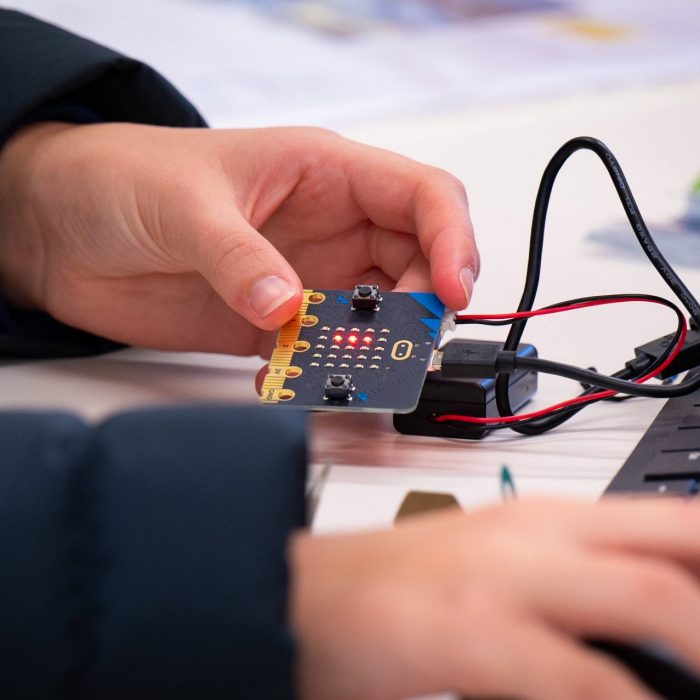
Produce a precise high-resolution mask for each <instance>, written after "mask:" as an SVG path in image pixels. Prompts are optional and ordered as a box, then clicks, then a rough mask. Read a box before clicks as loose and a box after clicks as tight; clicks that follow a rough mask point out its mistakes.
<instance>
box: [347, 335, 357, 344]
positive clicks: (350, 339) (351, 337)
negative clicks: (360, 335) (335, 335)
mask: <svg viewBox="0 0 700 700" xmlns="http://www.w3.org/2000/svg"><path fill="white" fill-rule="evenodd" d="M356 342H357V336H356V335H349V336H348V343H356Z"/></svg>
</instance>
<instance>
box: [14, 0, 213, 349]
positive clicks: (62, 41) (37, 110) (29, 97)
mask: <svg viewBox="0 0 700 700" xmlns="http://www.w3.org/2000/svg"><path fill="white" fill-rule="evenodd" d="M38 120H42V121H43V120H57V121H67V122H74V123H94V122H107V121H112V122H114V121H119V122H136V123H143V124H154V125H160V126H179V127H203V126H206V124H205V122H204V120H203V119H202V117H201V115H200V114H199V112H198V111H197V110H196V109H195V108H194V107H193V106H192V104H190V102H188V101H187V100H186V99H185V98H184V97H183V96H182V95H181V94H180V93H179V92H178V91H177V90H176V89H175V88H174V87H173V86H172V85H171V84H170V83H169V82H168V81H167V80H166V79H165V78H163V77H162V76H161V75H159V74H158V73H157V72H156V71H154V70H153V69H152V68H150V67H148V66H147V65H145V64H143V63H141V62H139V61H136V60H134V59H131V58H127V57H125V56H122V55H120V54H118V53H116V52H115V51H112V50H111V49H108V48H106V47H104V46H100V45H98V44H95V43H94V42H92V41H89V40H87V39H84V38H82V37H78V36H75V35H74V34H71V33H69V32H66V31H64V30H63V29H60V28H59V27H56V26H53V25H51V24H47V23H46V22H42V21H41V20H39V19H36V18H34V17H30V16H28V15H25V14H22V13H20V12H15V11H13V10H2V9H0V148H1V147H2V144H3V143H4V141H5V140H6V139H7V138H8V137H9V136H10V135H11V134H12V133H14V132H15V131H16V130H17V129H19V128H21V127H22V126H25V125H27V124H29V123H32V122H35V121H38ZM0 184H1V183H0ZM0 235H2V232H1V231H0ZM117 347H120V346H119V345H118V344H116V343H113V342H111V341H109V340H106V339H104V338H98V337H96V336H93V335H90V334H89V333H85V332H82V331H79V330H77V329H75V328H70V327H68V326H65V325H64V324H61V323H58V322H57V321H55V320H54V319H52V318H50V317H49V316H48V315H46V314H43V313H36V312H26V311H24V310H23V309H17V308H13V307H11V306H8V305H7V304H5V303H4V302H3V301H2V300H0V355H11V356H23V357H58V356H64V357H65V356H75V355H89V354H95V353H100V352H107V351H109V350H113V349H115V348H117Z"/></svg>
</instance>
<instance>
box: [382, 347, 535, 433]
mask: <svg viewBox="0 0 700 700" xmlns="http://www.w3.org/2000/svg"><path fill="white" fill-rule="evenodd" d="M475 342H479V343H485V342H487V341H475ZM494 345H499V346H500V345H501V343H494ZM518 355H519V356H521V357H537V351H536V350H535V348H534V346H533V345H530V344H522V345H519V346H518ZM508 380H509V384H508V392H509V397H510V405H511V406H512V407H513V410H514V411H517V410H519V409H520V408H522V407H523V406H524V405H525V404H526V403H527V402H528V401H530V399H531V398H532V397H533V396H534V395H535V392H536V391H537V373H536V372H533V371H531V370H516V371H515V372H513V373H511V374H510V375H509V376H508ZM444 414H457V415H463V416H474V417H478V418H497V417H498V416H499V413H498V408H497V406H496V380H495V379H494V378H489V379H445V378H444V377H443V376H442V373H441V372H440V370H434V371H432V372H428V375H427V377H426V380H425V383H424V384H423V390H422V392H421V395H420V399H419V401H418V405H417V406H416V410H415V411H413V412H412V413H403V414H398V413H395V414H394V428H396V430H398V431H399V432H400V433H404V434H405V435H429V436H433V437H451V438H462V439H468V440H478V439H480V438H483V437H484V436H485V435H487V434H488V432H489V429H488V426H482V425H477V424H473V423H456V422H455V423H447V422H441V423H437V422H435V421H434V420H433V419H434V418H435V416H439V415H444Z"/></svg>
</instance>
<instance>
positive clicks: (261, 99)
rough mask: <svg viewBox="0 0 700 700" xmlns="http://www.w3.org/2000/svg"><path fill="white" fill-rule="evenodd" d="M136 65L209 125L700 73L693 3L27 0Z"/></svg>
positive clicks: (356, 113)
mask: <svg viewBox="0 0 700 700" xmlns="http://www.w3.org/2000/svg"><path fill="white" fill-rule="evenodd" d="M14 7H16V8H17V9H20V10H23V11H26V12H30V13H34V14H37V15H39V16H41V17H44V18H46V19H48V20H50V21H53V22H55V23H58V24H60V25H63V26H65V27H67V28H69V29H71V30H73V31H76V32H78V33H82V34H84V35H87V36H89V37H92V38H94V39H96V40H97V41H99V42H101V43H104V44H107V45H110V46H113V47H115V48H118V49H119V50H121V51H123V52H126V53H128V54H131V55H133V56H135V57H138V58H141V59H143V60H145V61H147V62H149V63H151V64H152V65H153V66H155V67H156V68H158V69H159V70H160V71H161V72H163V73H164V74H165V75H166V76H167V77H169V78H170V79H171V80H172V81H173V82H174V83H175V84H176V85H177V86H178V87H179V88H180V89H181V90H182V91H183V92H185V94H187V95H188V96H189V97H190V98H191V99H192V100H193V101H194V102H195V104H196V105H197V106H198V107H199V108H200V110H201V111H202V112H203V114H204V115H205V117H206V118H207V119H208V120H209V122H210V123H211V124H212V125H213V126H253V125H255V126H263V125H270V124H282V123H284V124H310V123H313V124H318V125H323V126H330V127H340V126H343V125H345V124H348V123H356V122H357V121H358V120H371V119H375V118H383V117H387V116H405V115H415V114H420V113H430V112H433V113H434V112H438V111H444V110H446V109H452V108H458V107H463V106H475V105H480V104H493V103H503V102H515V101H519V100H527V99H533V98H535V99H537V98H543V97H544V98H547V97H553V96H557V95H562V94H571V93H581V92H585V91H591V90H607V89H611V88H619V87H620V86H632V85H643V84H647V83H656V82H659V81H666V82H668V81H675V80H682V79H683V78H685V77H687V76H689V75H699V74H700V2H699V1H698V0H615V1H614V2H610V1H609V0H100V1H99V2H94V0H24V1H23V2H18V3H15V4H14Z"/></svg>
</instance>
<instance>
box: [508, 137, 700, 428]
mask: <svg viewBox="0 0 700 700" xmlns="http://www.w3.org/2000/svg"><path fill="white" fill-rule="evenodd" d="M581 149H586V150H589V151H593V152H594V153H595V154H596V155H597V156H598V157H599V158H600V159H601V161H602V162H603V165H604V166H605V168H606V170H607V171H608V174H609V175H610V178H611V179H612V182H613V185H614V187H615V190H616V192H617V195H618V197H619V199H620V202H621V203H622V206H623V208H624V210H625V214H626V215H627V218H628V220H629V222H630V225H631V226H632V230H633V231H634V234H635V236H636V237H637V240H638V241H639V244H640V245H641V246H642V249H643V250H644V252H645V253H646V255H647V257H648V258H649V260H650V262H651V264H652V265H653V266H654V267H655V268H656V270H657V272H658V273H659V274H660V275H661V277H662V278H663V279H664V281H665V282H666V284H668V286H669V287H670V288H671V290H672V291H673V293H674V294H675V295H676V296H677V297H678V299H679V300H680V301H681V303H682V304H683V306H684V307H685V308H686V309H687V310H688V312H689V313H690V315H691V317H692V318H693V320H694V321H695V323H696V324H698V326H699V327H700V308H699V306H698V302H697V300H696V299H695V297H694V296H693V295H692V294H691V292H690V290H689V289H688V288H687V287H686V286H685V284H684V283H683V282H682V280H681V279H680V278H679V277H678V275H677V274H676V273H675V271H674V270H673V268H672V267H671V265H669V263H668V262H667V261H666V259H665V258H664V256H663V255H662V254H661V252H660V251H659V249H658V247H657V246H656V244H655V243H654V240H653V238H652V236H651V234H650V233H649V229H648V228H647V225H646V224H645V223H644V219H643V218H642V214H641V212H640V211H639V207H638V206H637V203H636V202H635V200H634V196H633V195H632V191H631V190H630V188H629V184H628V183H627V179H626V178H625V176H624V173H623V172H622V168H621V167H620V164H619V163H618V161H617V159H616V158H615V156H614V155H613V153H612V152H611V151H610V149H609V148H608V147H607V146H606V145H605V144H604V143H602V142H601V141H599V140H598V139H594V138H591V137H588V136H580V137H577V138H574V139H571V140H570V141H568V142H567V143H565V144H564V145H563V146H562V147H561V148H560V149H559V150H558V151H557V152H556V153H555V154H554V156H553V157H552V159H551V160H550V161H549V163H548V165H547V167H546V168H545V171H544V173H543V175H542V180H541V181H540V186H539V189H538V191H537V197H536V199H535V208H534V212H533V217H532V228H531V232H530V250H529V256H528V262H527V273H526V278H525V287H524V289H523V294H522V297H521V299H520V303H519V305H518V311H530V310H531V309H532V305H533V303H534V301H535V295H536V294H537V287H538V284H539V278H540V270H541V266H542V247H543V242H544V231H545V223H546V219H547V209H548V207H549V199H550V197H551V194H552V188H553V186H554V181H555V180H556V177H557V174H558V172H559V170H560V169H561V167H562V166H563V165H564V163H565V162H566V161H567V160H568V158H569V157H570V156H571V155H573V154H574V153H575V152H576V151H579V150H581ZM526 323H527V319H519V320H517V321H514V322H513V324H512V326H511V329H510V331H509V333H508V336H507V338H506V340H505V343H504V344H503V349H504V350H509V351H514V350H516V349H517V347H518V343H519V342H520V339H521V337H522V335H523V332H524V330H525V325H526ZM674 388H677V387H674ZM496 404H497V406H498V411H499V413H500V414H501V415H502V416H511V415H513V409H512V407H511V405H510V397H509V395H508V375H500V376H499V377H498V379H497V380H496ZM584 405H585V404H584ZM572 415H573V414H572ZM559 424H560V422H556V421H554V420H551V419H550V418H549V417H548V418H544V419H541V420H540V421H539V422H535V423H534V424H528V425H522V426H518V425H514V424H510V426H511V427H512V428H513V430H516V431H517V432H520V433H522V434H524V435H537V434H540V433H542V432H545V431H546V430H550V429H551V428H553V427H556V425H559Z"/></svg>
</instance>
